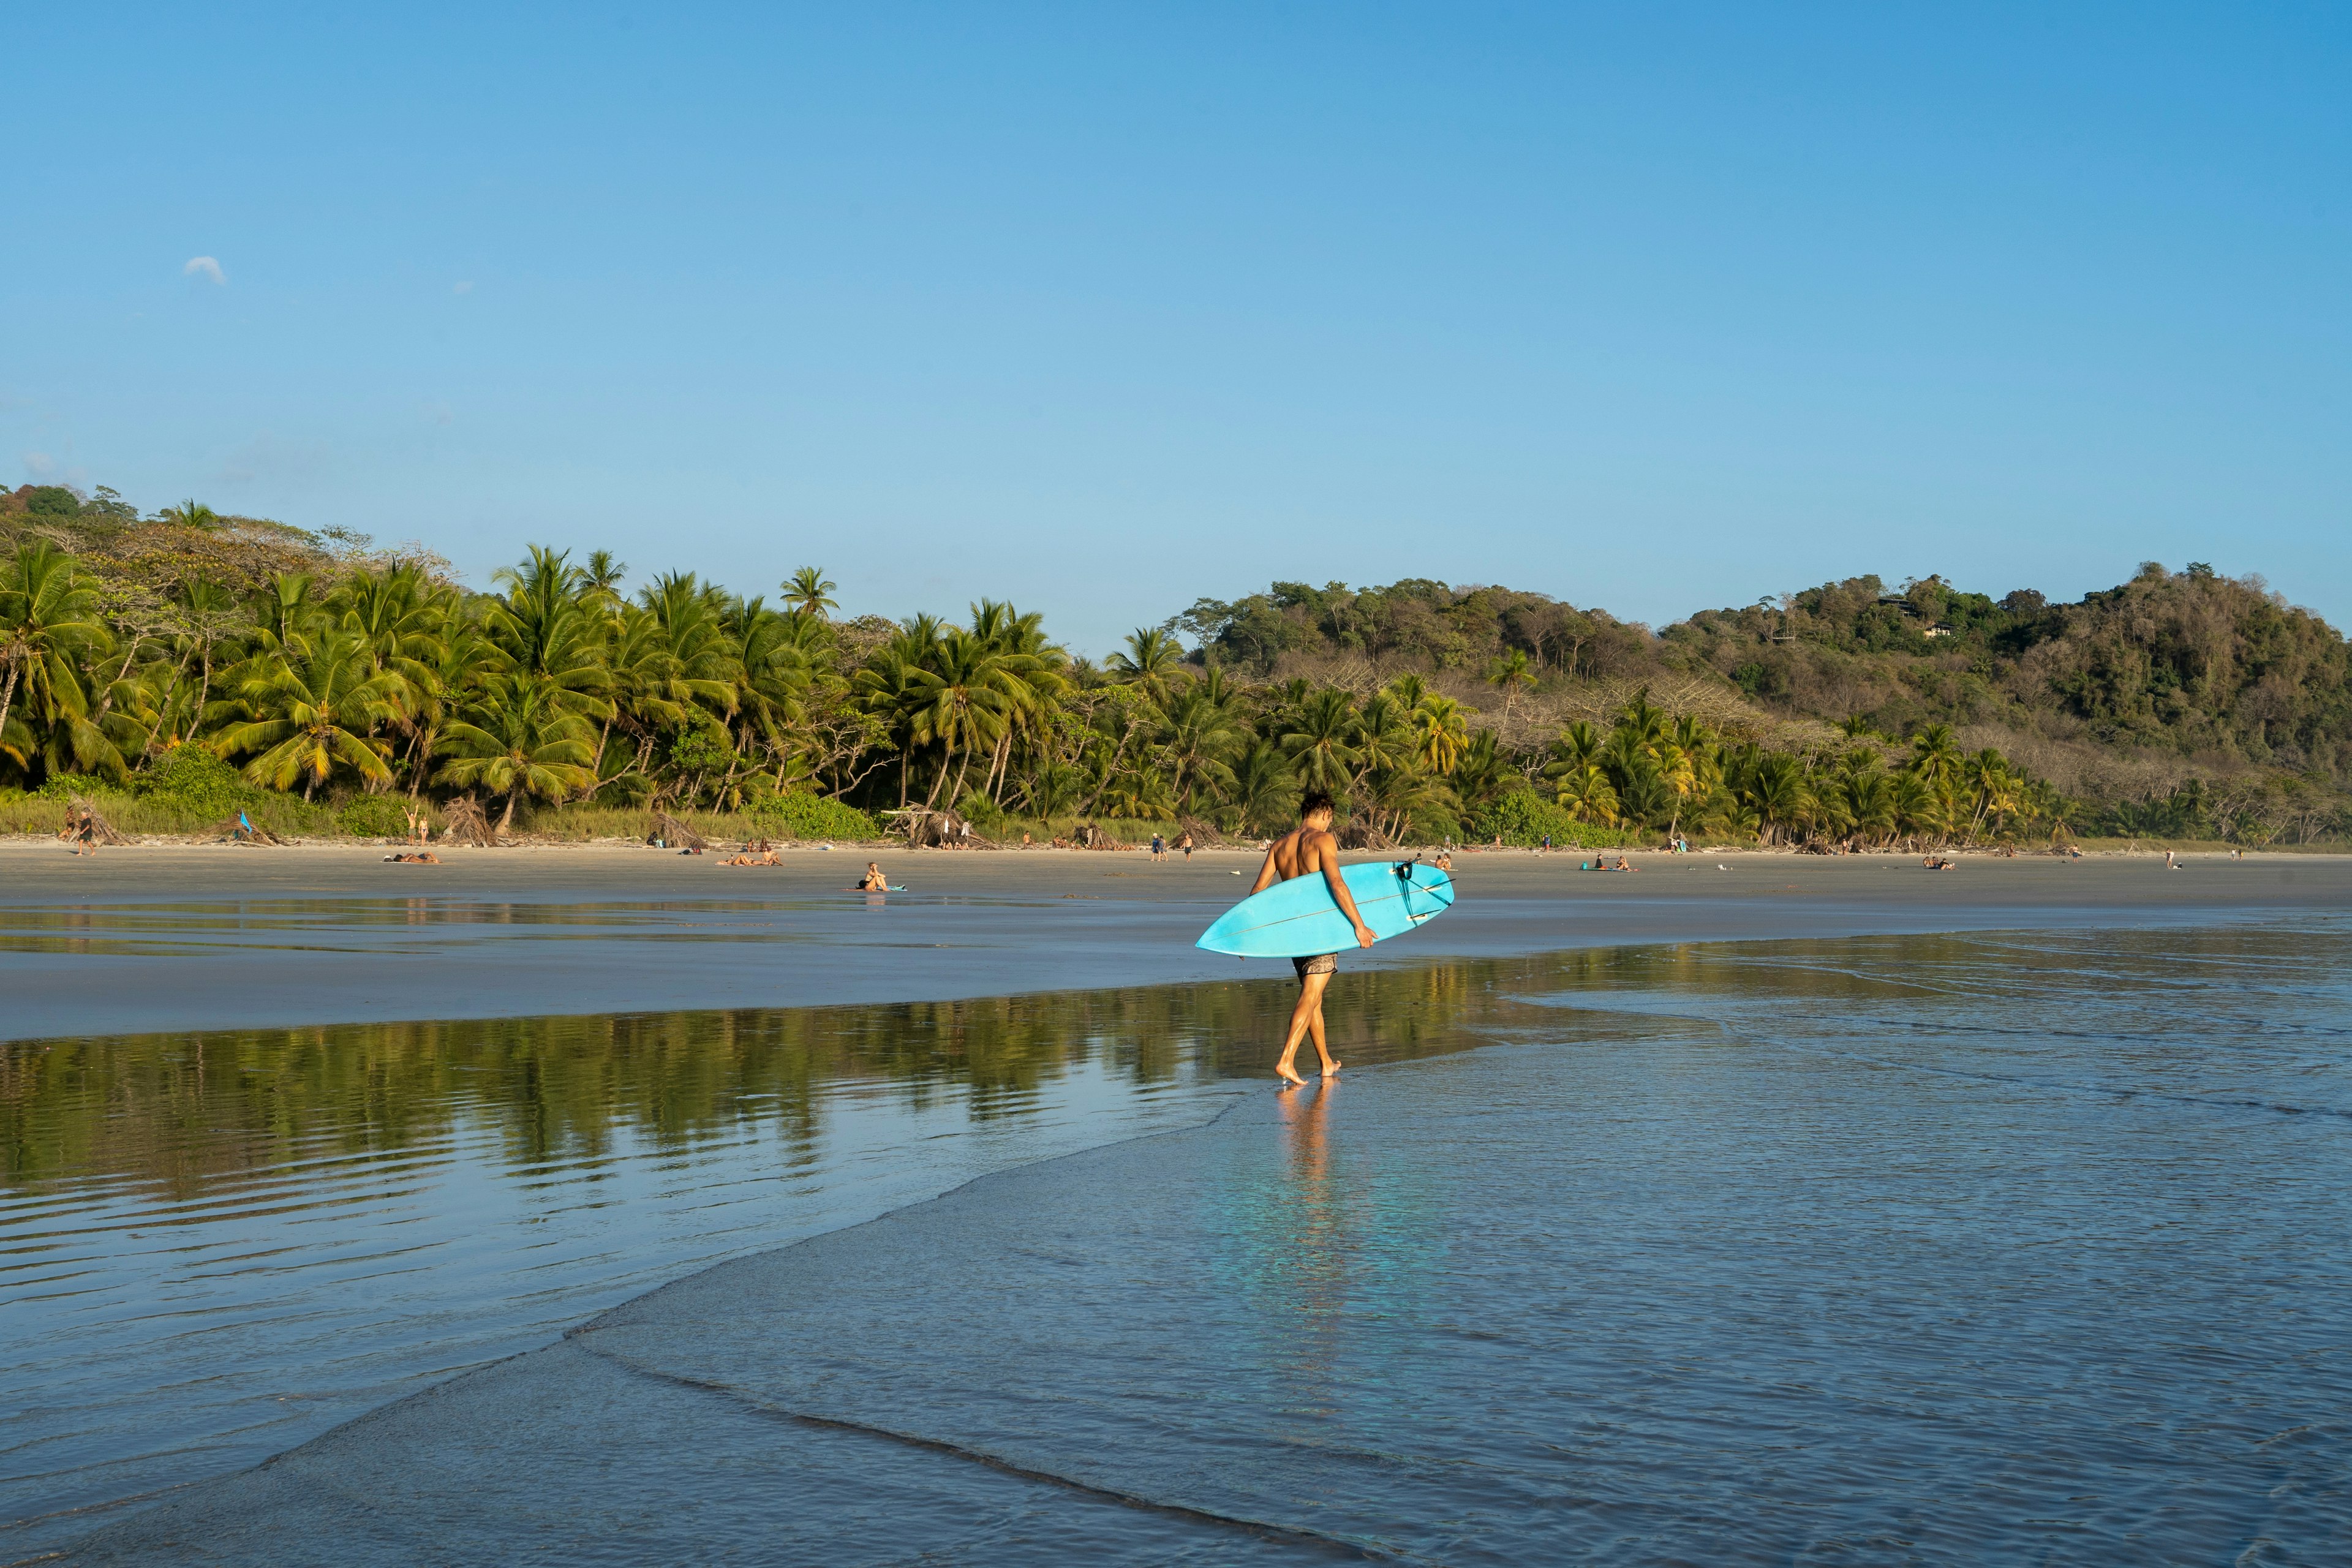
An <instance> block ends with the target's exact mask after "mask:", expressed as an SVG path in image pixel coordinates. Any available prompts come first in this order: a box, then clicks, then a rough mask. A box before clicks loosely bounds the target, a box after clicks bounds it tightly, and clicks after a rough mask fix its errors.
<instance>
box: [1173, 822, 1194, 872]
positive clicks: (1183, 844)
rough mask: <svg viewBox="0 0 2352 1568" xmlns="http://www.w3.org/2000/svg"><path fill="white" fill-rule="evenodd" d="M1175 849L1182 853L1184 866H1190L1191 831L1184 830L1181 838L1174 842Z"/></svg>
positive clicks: (1188, 829) (1189, 829)
mask: <svg viewBox="0 0 2352 1568" xmlns="http://www.w3.org/2000/svg"><path fill="white" fill-rule="evenodd" d="M1176 847H1177V848H1179V849H1181V850H1182V851H1184V864H1186V865H1187V866H1190V865H1191V864H1192V829H1191V828H1189V827H1188V828H1186V829H1185V830H1184V832H1183V834H1182V836H1181V837H1179V838H1178V839H1177V840H1176Z"/></svg>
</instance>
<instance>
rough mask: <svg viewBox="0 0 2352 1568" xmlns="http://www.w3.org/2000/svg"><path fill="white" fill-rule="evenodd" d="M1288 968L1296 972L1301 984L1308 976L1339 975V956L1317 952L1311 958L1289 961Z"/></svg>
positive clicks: (1332, 953) (1334, 953)
mask: <svg viewBox="0 0 2352 1568" xmlns="http://www.w3.org/2000/svg"><path fill="white" fill-rule="evenodd" d="M1290 967H1291V968H1293V969H1295V970H1297V971H1298V978H1299V979H1300V980H1301V981H1302V982H1303V981H1304V980H1306V978H1307V976H1308V975H1310V974H1337V973H1339V954H1338V953H1336V952H1318V953H1317V954H1316V955H1315V956H1314V957H1312V958H1294V959H1292V960H1291V961H1290Z"/></svg>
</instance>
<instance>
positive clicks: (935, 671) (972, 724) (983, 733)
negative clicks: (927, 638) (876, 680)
mask: <svg viewBox="0 0 2352 1568" xmlns="http://www.w3.org/2000/svg"><path fill="white" fill-rule="evenodd" d="M1014 657H1015V656H1013V655H1009V654H1006V653H1004V652H1003V651H1002V650H1000V649H997V648H992V647H989V646H988V643H987V642H986V640H985V639H983V638H982V637H975V636H973V635H972V634H971V633H970V632H967V631H965V630H963V629H962V628H961V627H955V626H951V627H950V628H949V629H948V631H947V634H946V635H945V636H944V637H940V643H939V648H938V651H937V652H936V653H935V654H934V655H933V657H932V658H931V659H930V660H929V662H928V663H927V664H925V665H924V666H922V667H920V668H917V669H916V670H915V671H914V672H913V676H912V679H911V681H910V689H911V695H912V697H913V700H914V708H913V715H912V716H913V721H914V737H915V740H916V742H917V743H918V744H921V743H924V742H938V743H939V745H940V771H939V775H938V777H936V778H934V779H933V780H932V781H931V788H930V793H929V794H928V795H925V796H924V797H923V804H924V805H926V806H929V805H934V804H936V803H937V801H938V799H939V795H940V785H941V784H946V783H947V782H948V764H949V763H951V762H953V761H954V760H955V757H956V754H957V753H958V752H962V753H963V766H962V767H961V768H958V769H957V770H956V773H955V782H954V784H953V786H952V787H951V788H950V789H949V791H948V805H950V807H952V806H954V805H955V804H956V803H957V802H958V801H959V800H961V798H962V797H963V782H964V778H965V776H966V774H967V773H969V772H970V771H971V753H972V752H973V751H975V750H976V749H978V748H979V747H982V746H994V745H995V743H996V740H997V737H998V736H999V735H1001V734H1002V733H1003V729H1004V726H1005V725H1006V724H1007V723H1008V722H1009V721H1010V720H1011V717H1012V715H1013V711H1014V710H1016V708H1017V707H1018V705H1019V703H1020V701H1021V696H1022V694H1021V692H1020V691H1019V689H1018V687H1019V684H1020V671H1019V670H1018V668H1016V667H1015V665H1014V662H1013V659H1014Z"/></svg>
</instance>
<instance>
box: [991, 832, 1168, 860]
mask: <svg viewBox="0 0 2352 1568" xmlns="http://www.w3.org/2000/svg"><path fill="white" fill-rule="evenodd" d="M1021 841H1022V842H1023V843H1024V844H1026V843H1028V842H1029V836H1028V835H1027V834H1025V833H1024V834H1023V835H1022V836H1021ZM1174 847H1175V848H1178V849H1181V850H1182V851H1183V852H1184V860H1185V863H1186V864H1187V865H1190V864H1191V863H1192V833H1191V832H1190V831H1189V830H1188V831H1186V832H1183V833H1180V834H1178V835H1177V836H1176V843H1175V845H1174ZM1169 848H1170V845H1169V842H1168V840H1167V838H1166V837H1164V836H1163V835H1160V834H1158V833H1155V834H1153V835H1152V836H1151V858H1153V859H1154V860H1158V861H1161V862H1165V861H1166V860H1167V858H1168V851H1169Z"/></svg>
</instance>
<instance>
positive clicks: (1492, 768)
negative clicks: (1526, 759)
mask: <svg viewBox="0 0 2352 1568" xmlns="http://www.w3.org/2000/svg"><path fill="white" fill-rule="evenodd" d="M1517 775H1518V769H1517V767H1515V766H1514V765H1513V764H1512V761H1511V758H1510V756H1509V754H1508V753H1507V752H1505V751H1504V750H1503V748H1502V745H1501V743H1500V742H1497V741H1496V738H1495V731H1492V730H1476V731H1472V732H1471V735H1470V743H1469V744H1468V745H1467V746H1465V747H1464V748H1463V750H1462V756H1461V759H1460V760H1459V761H1458V762H1456V763H1454V776H1453V780H1452V783H1453V785H1454V794H1455V795H1457V796H1459V797H1460V798H1461V801H1462V804H1463V805H1465V807H1467V808H1468V809H1470V810H1472V811H1475V810H1477V809H1478V808H1479V807H1480V806H1482V805H1487V804H1488V803H1489V802H1492V801H1495V800H1496V799H1499V798H1500V797H1501V796H1502V795H1503V793H1504V791H1506V790H1507V789H1510V788H1513V787H1514V783H1513V781H1514V780H1515V779H1516V778H1517Z"/></svg>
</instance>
